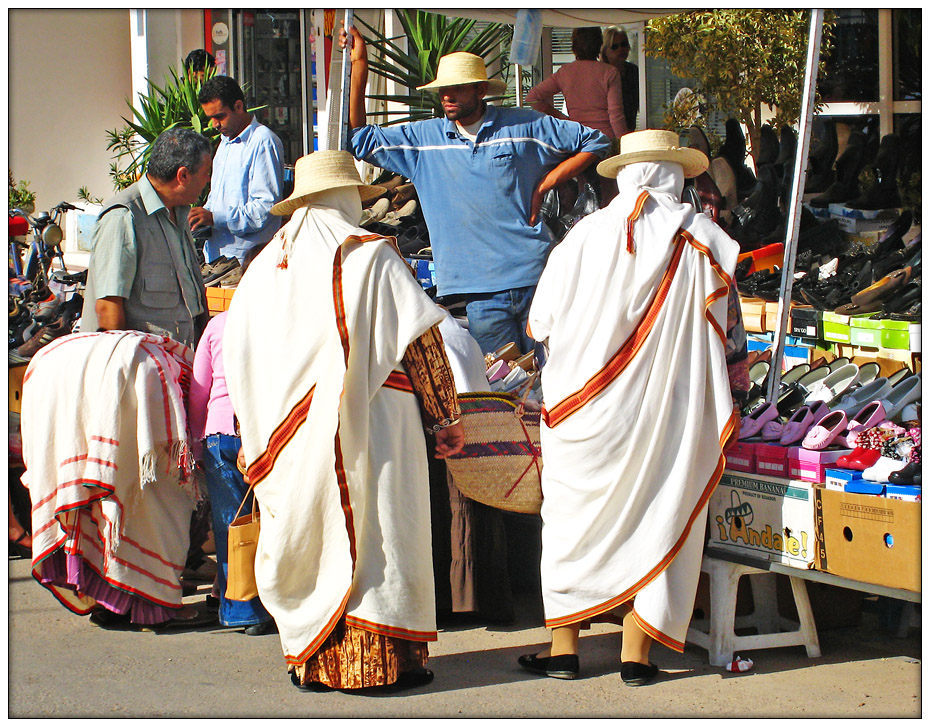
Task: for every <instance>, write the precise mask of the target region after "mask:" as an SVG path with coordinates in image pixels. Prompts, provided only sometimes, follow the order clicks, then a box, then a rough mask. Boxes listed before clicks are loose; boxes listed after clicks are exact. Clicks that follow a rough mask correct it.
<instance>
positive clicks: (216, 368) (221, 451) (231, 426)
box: [187, 312, 275, 636]
mask: <svg viewBox="0 0 930 727" xmlns="http://www.w3.org/2000/svg"><path fill="white" fill-rule="evenodd" d="M225 324H226V313H225V312H224V313H220V314H219V315H217V316H215V317H214V318H213V319H211V321H210V322H209V323H208V324H207V327H206V329H204V332H203V336H202V337H201V339H200V343H199V344H198V345H197V351H196V353H195V354H194V373H193V377H192V381H191V393H190V402H189V405H188V414H187V416H188V422H189V424H190V429H191V436H192V437H193V439H194V442H195V445H194V448H195V454H196V455H197V459H198V460H199V461H200V463H201V465H202V466H203V471H204V474H205V476H206V481H207V492H208V493H209V496H210V510H211V514H212V517H213V537H214V540H215V542H216V563H217V566H218V567H217V573H216V583H215V588H216V589H217V590H218V592H219V598H220V612H219V620H220V623H221V624H223V625H224V626H245V627H246V628H245V633H246V634H248V635H249V636H261V635H263V634H270V633H274V632H275V628H274V621H272V619H271V616H270V615H269V614H268V612H267V611H266V610H265V608H264V607H263V606H262V604H261V601H260V600H259V599H258V597H256V598H253V599H252V600H251V601H232V600H229V599H227V598H226V575H227V573H228V572H229V566H228V562H227V547H228V545H227V532H228V529H229V523H231V522H232V520H233V518H234V517H235V516H236V511H237V510H238V509H239V504H240V503H241V502H242V498H243V497H245V494H246V491H247V490H248V489H249V488H248V486H247V485H246V484H245V482H244V481H243V479H242V475H241V474H240V472H239V470H238V469H237V468H236V457H237V455H238V454H239V448H240V447H241V440H240V439H239V437H238V436H237V435H236V423H235V415H234V413H233V407H232V402H231V401H230V399H229V392H228V390H227V388H226V375H225V373H224V370H223V327H224V326H225ZM201 442H203V446H202V447H201ZM250 508H251V499H250V501H249V502H247V503H246V505H245V507H244V508H243V512H245V511H246V510H250Z"/></svg>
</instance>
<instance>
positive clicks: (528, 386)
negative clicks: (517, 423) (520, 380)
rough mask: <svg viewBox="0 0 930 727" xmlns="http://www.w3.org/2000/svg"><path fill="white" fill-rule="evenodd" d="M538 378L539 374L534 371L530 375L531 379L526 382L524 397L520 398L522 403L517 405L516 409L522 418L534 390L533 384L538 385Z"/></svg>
mask: <svg viewBox="0 0 930 727" xmlns="http://www.w3.org/2000/svg"><path fill="white" fill-rule="evenodd" d="M537 376H539V372H538V371H534V372H533V373H532V374H530V375H529V377H528V378H527V380H526V383H525V384H523V395H522V396H521V397H520V403H519V404H517V407H516V409H515V411H516V413H517V416H521V417H522V416H523V411H524V404H526V400H527V398H528V397H529V395H530V391H531V390H532V388H533V384H534V383H536V377H537Z"/></svg>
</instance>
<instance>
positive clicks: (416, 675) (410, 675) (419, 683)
mask: <svg viewBox="0 0 930 727" xmlns="http://www.w3.org/2000/svg"><path fill="white" fill-rule="evenodd" d="M433 676H434V675H433V672H431V671H430V670H429V669H427V668H425V667H422V666H418V667H417V668H416V669H411V670H410V671H404V672H401V673H400V676H398V677H397V681H396V682H394V683H393V684H385V685H384V686H383V687H382V688H381V689H382V690H383V691H385V692H402V691H404V690H406V689H415V688H416V687H425V686H426V685H427V684H429V683H430V682H432V681H433Z"/></svg>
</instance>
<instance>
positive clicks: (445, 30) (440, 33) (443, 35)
mask: <svg viewBox="0 0 930 727" xmlns="http://www.w3.org/2000/svg"><path fill="white" fill-rule="evenodd" d="M396 12H397V16H398V19H399V20H400V23H401V26H402V27H403V29H404V35H405V36H406V39H407V48H408V50H406V51H405V50H403V49H402V47H401V46H400V45H399V44H398V43H396V42H395V40H396V39H395V38H389V37H387V36H385V35H384V34H383V33H381V32H380V31H378V30H377V29H376V28H374V27H372V26H371V25H369V24H368V23H366V22H365V21H364V20H362V19H361V18H360V17H358V16H356V18H355V20H356V22H357V23H358V24H359V25H361V26H363V27H364V29H365V30H366V31H367V33H368V35H366V36H365V42H366V43H367V44H368V45H370V46H372V47H373V48H375V49H376V51H377V55H376V56H375V57H374V58H371V59H370V60H369V62H368V65H369V67H370V68H371V70H372V71H373V72H374V73H376V74H378V75H380V76H382V77H383V78H386V79H388V80H390V81H393V82H395V83H397V84H398V85H400V86H402V87H404V88H406V89H407V90H408V94H409V95H401V94H371V95H370V96H369V98H372V99H376V100H378V101H385V102H392V101H393V102H398V103H402V104H406V105H408V106H409V111H404V112H388V114H387V115H388V116H399V118H389V119H388V121H386V122H385V125H391V124H400V123H405V122H408V121H419V120H422V119H429V118H437V117H440V116H442V115H443V114H442V105H441V104H440V102H439V97H438V96H437V95H436V94H434V93H430V92H428V91H417V87H418V86H424V85H426V84H427V83H429V82H430V81H432V80H433V79H434V78H435V77H436V70H437V68H438V66H439V59H440V58H442V56H444V55H448V54H449V53H455V52H457V51H467V52H469V53H474V54H476V55H479V56H481V57H483V58H484V59H485V63H486V64H488V65H490V64H493V63H494V62H495V61H498V60H500V59H502V58H503V57H504V54H503V52H502V50H501V42H502V41H503V40H504V39H505V38H507V37H508V36H509V33H510V29H509V27H508V26H506V25H502V24H501V23H492V24H490V25H488V26H487V27H485V28H483V29H481V30H480V31H479V32H475V24H476V21H474V20H470V19H465V18H449V17H447V16H444V15H438V14H436V13H428V12H425V11H423V10H398V11H396ZM492 77H493V74H492ZM381 113H382V112H379V113H378V114H377V115H381ZM372 115H376V114H372Z"/></svg>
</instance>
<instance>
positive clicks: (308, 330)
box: [223, 151, 464, 691]
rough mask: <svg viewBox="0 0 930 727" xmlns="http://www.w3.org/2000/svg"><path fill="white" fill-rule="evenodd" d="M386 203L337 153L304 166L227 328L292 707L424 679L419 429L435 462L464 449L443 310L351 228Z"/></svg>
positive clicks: (429, 596)
mask: <svg viewBox="0 0 930 727" xmlns="http://www.w3.org/2000/svg"><path fill="white" fill-rule="evenodd" d="M383 191H384V189H383V188H382V187H370V186H366V185H363V184H362V183H361V180H360V179H359V176H358V172H357V171H356V169H355V160H354V159H353V158H352V156H351V155H350V154H349V153H347V152H344V151H317V152H314V153H312V154H310V155H308V156H304V157H301V158H300V159H299V160H298V161H297V164H296V180H295V186H294V193H293V194H292V195H291V196H290V197H289V198H288V199H286V200H284V201H283V202H280V203H278V204H276V205H275V206H274V207H272V208H271V211H272V213H273V214H276V215H288V214H291V213H293V215H292V216H291V219H290V221H289V222H288V223H287V225H286V226H285V227H284V228H282V230H280V231H279V232H278V233H277V234H276V235H275V237H274V238H273V239H272V241H271V242H270V243H269V244H268V245H267V246H266V248H265V249H264V250H263V251H262V252H261V253H259V255H258V256H257V257H256V258H255V260H254V261H253V262H252V264H251V265H250V266H249V270H248V272H247V274H246V275H245V276H243V278H242V282H241V283H240V284H239V287H238V289H237V291H236V297H235V299H234V300H233V302H232V305H231V307H230V310H229V314H228V318H227V321H226V330H225V335H224V340H223V349H224V350H223V358H224V364H225V368H226V379H227V384H228V387H229V395H230V398H231V400H232V403H233V408H234V410H235V412H236V416H237V418H238V420H239V423H240V431H241V434H242V452H241V458H242V459H243V460H244V462H245V463H246V464H247V469H246V471H247V482H248V483H249V484H251V485H252V486H253V487H254V488H255V496H256V498H257V499H258V502H259V504H260V506H261V512H262V519H261V523H262V526H261V527H262V530H261V537H260V539H259V541H258V553H257V555H256V560H255V578H256V583H257V586H258V592H259V596H260V597H261V601H262V604H263V605H264V606H265V608H266V609H267V610H268V612H269V613H270V614H271V615H272V616H273V617H274V620H275V622H276V624H277V626H278V631H279V632H280V635H281V644H282V647H283V649H284V655H285V660H286V662H287V664H288V667H289V671H290V672H291V679H292V682H293V683H294V685H295V686H297V687H298V688H299V689H301V690H309V691H315V690H321V689H327V688H335V689H360V688H363V687H372V686H382V687H391V688H393V689H399V688H405V687H414V686H419V685H423V684H426V683H428V682H429V681H430V680H431V679H432V672H430V671H429V670H427V669H426V668H425V663H426V658H427V643H428V642H429V641H435V639H436V609H435V596H434V590H433V571H432V562H431V559H430V557H429V553H430V548H431V540H430V502H429V479H428V478H429V474H428V469H427V464H428V463H427V449H426V438H425V435H424V427H425V429H426V431H427V432H430V433H431V434H432V435H433V436H434V437H435V442H436V444H435V456H436V457H438V458H444V457H446V456H448V455H451V454H455V453H456V452H458V451H459V450H460V449H461V448H462V444H463V441H464V436H463V431H462V425H461V423H460V422H459V421H458V419H459V410H458V401H457V399H456V395H455V387H454V384H453V383H452V374H451V371H450V368H449V362H448V359H447V358H446V355H445V352H444V351H443V347H442V338H441V337H440V336H439V334H438V333H437V330H436V327H437V325H438V324H439V322H440V321H441V320H442V319H443V313H442V311H441V309H440V308H439V307H438V306H437V305H435V304H434V303H433V302H432V301H431V300H430V299H429V296H427V295H426V293H425V292H424V291H423V289H422V288H421V287H420V285H419V283H417V281H416V279H415V278H414V276H413V275H412V274H411V272H410V269H409V268H408V267H407V265H406V263H405V262H404V260H403V258H402V257H401V255H400V253H399V251H398V250H397V248H396V247H394V246H392V245H391V244H390V243H389V242H388V241H387V240H385V239H384V238H382V237H380V236H379V235H372V234H369V233H367V231H366V230H363V229H361V228H359V227H358V219H359V217H360V215H361V212H362V200H363V199H370V198H371V197H372V196H377V195H378V194H380V193H382V192H383ZM269 310H288V311H293V312H294V314H292V315H287V316H271V317H270V318H269V317H268V315H267V312H268V311H269ZM421 411H422V412H423V414H422V417H421V413H420V412H421Z"/></svg>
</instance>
